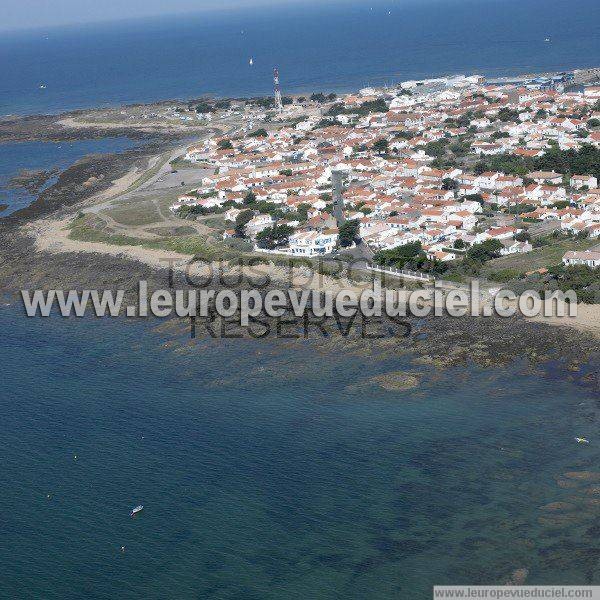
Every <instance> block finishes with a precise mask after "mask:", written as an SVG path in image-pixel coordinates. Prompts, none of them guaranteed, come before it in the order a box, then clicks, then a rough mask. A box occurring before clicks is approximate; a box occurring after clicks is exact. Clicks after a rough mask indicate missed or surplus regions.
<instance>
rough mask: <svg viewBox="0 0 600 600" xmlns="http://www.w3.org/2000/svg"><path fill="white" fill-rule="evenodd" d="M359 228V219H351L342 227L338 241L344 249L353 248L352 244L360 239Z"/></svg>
mask: <svg viewBox="0 0 600 600" xmlns="http://www.w3.org/2000/svg"><path fill="white" fill-rule="evenodd" d="M359 228H360V222H359V221H358V219H351V220H349V221H345V222H344V223H342V224H341V225H340V229H339V235H338V241H339V243H340V246H341V247H342V248H347V247H348V246H352V244H353V243H354V242H355V240H356V239H357V238H358V231H359Z"/></svg>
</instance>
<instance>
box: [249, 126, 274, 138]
mask: <svg viewBox="0 0 600 600" xmlns="http://www.w3.org/2000/svg"><path fill="white" fill-rule="evenodd" d="M268 135H269V134H268V132H267V130H266V129H265V128H264V127H261V128H260V129H257V130H256V131H253V132H252V133H249V134H248V137H268Z"/></svg>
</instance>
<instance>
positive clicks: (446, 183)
mask: <svg viewBox="0 0 600 600" xmlns="http://www.w3.org/2000/svg"><path fill="white" fill-rule="evenodd" d="M459 187H460V184H459V183H458V181H456V179H452V178H451V177H445V178H444V179H442V189H443V190H452V191H456V190H457V189H458V188H459Z"/></svg>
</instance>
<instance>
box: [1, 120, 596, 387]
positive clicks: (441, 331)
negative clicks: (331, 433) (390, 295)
mask: <svg viewBox="0 0 600 600" xmlns="http://www.w3.org/2000/svg"><path fill="white" fill-rule="evenodd" d="M57 119H58V117H50V116H34V117H21V118H18V119H15V120H12V121H11V120H6V119H5V120H4V121H1V122H0V143H1V142H2V141H7V139H17V138H19V137H21V139H23V140H24V139H32V137H35V136H42V134H43V139H48V140H50V139H65V137H64V135H67V136H68V135H71V134H73V135H74V136H75V133H76V134H77V136H78V137H79V138H80V137H90V130H89V129H85V130H78V131H76V132H75V131H73V132H71V133H69V131H68V130H64V128H63V129H59V128H58V126H53V125H52V123H54V125H56V123H57ZM43 130H45V132H43ZM131 133H132V132H131V131H128V132H127V133H126V134H127V135H129V136H131ZM95 134H97V135H98V137H101V136H106V135H107V133H106V131H103V130H100V129H98V130H97V131H95ZM113 134H114V132H112V133H111V135H113ZM11 136H12V138H11ZM28 136H29V137H28ZM59 136H60V137H59ZM178 137H179V136H178V135H174V136H170V135H166V136H164V137H162V138H161V139H160V140H159V141H154V142H153V143H151V144H148V145H145V146H143V147H141V148H137V149H133V150H128V151H126V152H123V153H121V154H112V155H100V156H98V155H94V156H88V157H85V158H83V159H81V160H79V161H78V162H76V163H75V164H74V165H72V166H71V167H70V168H68V169H66V170H65V171H63V172H62V173H60V175H59V176H58V179H57V181H56V182H55V183H54V184H53V185H52V186H50V187H48V188H47V189H45V190H43V191H42V192H41V194H40V195H39V197H38V199H37V200H36V201H35V202H34V203H33V204H31V205H30V206H29V207H27V208H24V209H21V210H19V211H17V212H15V213H14V214H12V215H10V216H9V217H6V218H2V219H0V293H2V294H4V295H6V296H9V297H11V298H15V297H16V295H17V294H18V292H19V290H21V289H66V290H69V289H100V290H101V289H113V290H116V289H124V290H125V291H126V295H127V297H128V298H129V299H130V300H132V299H135V296H136V294H137V286H138V282H139V280H141V279H143V280H146V281H147V282H148V285H149V289H150V290H153V289H165V288H167V287H169V278H168V272H167V271H166V269H157V268H153V267H152V266H150V265H148V264H145V263H142V262H139V261H136V260H131V259H130V258H126V257H124V256H118V255H116V256H115V255H109V254H104V253H94V254H90V253H87V252H86V253H84V252H79V253H73V252H69V253H65V252H60V253H59V252H56V253H54V252H52V253H51V252H41V251H38V250H37V249H36V248H35V244H34V240H33V239H32V237H31V235H28V234H27V233H26V232H25V231H24V228H23V226H24V225H27V224H28V223H31V222H33V221H35V220H37V219H40V218H44V217H47V216H49V215H53V216H55V215H67V214H72V213H73V211H74V209H75V207H76V205H77V204H79V203H80V202H82V201H84V200H87V199H89V198H90V197H92V196H94V195H96V194H99V193H101V192H103V191H105V190H107V189H108V188H109V187H110V185H111V183H112V182H114V181H115V180H116V179H118V178H120V177H122V176H124V175H125V174H126V173H128V172H129V171H130V170H131V169H132V168H134V167H136V166H138V167H141V166H142V165H144V164H146V163H147V161H148V159H149V158H150V157H151V156H156V155H157V154H158V153H160V152H162V151H164V150H165V148H167V147H169V146H172V144H173V140H174V139H178ZM66 139H69V138H66ZM71 139H76V138H75V137H73V138H71ZM154 139H155V140H156V138H155V137H154ZM45 175H46V174H44V176H45ZM40 178H41V174H40ZM34 179H35V178H34ZM40 180H41V179H40ZM35 183H36V184H37V183H38V181H37V180H36V181H35ZM32 185H33V183H32ZM174 284H175V287H177V288H186V287H189V286H187V285H186V283H185V281H184V280H183V278H182V277H181V276H180V277H179V278H178V279H176V281H175V282H174ZM409 322H410V325H411V327H412V334H411V335H410V336H409V337H407V338H401V339H400V338H398V337H396V336H395V334H394V333H391V334H390V335H389V336H388V337H384V338H382V339H375V340H374V339H364V338H363V337H361V335H360V334H359V333H358V331H359V330H358V329H357V328H353V329H352V330H351V332H350V334H349V335H348V336H345V335H343V334H341V333H340V331H339V329H336V328H335V327H334V328H332V331H331V335H330V336H329V337H328V338H322V339H319V340H318V345H319V347H320V348H321V349H322V350H323V351H324V352H340V351H344V352H359V353H368V354H369V355H371V356H373V357H374V358H377V357H382V358H383V357H385V358H389V357H390V356H395V355H399V354H402V355H405V354H407V353H410V354H411V355H413V356H414V361H415V365H421V366H428V367H430V368H431V369H432V371H433V370H436V369H445V368H449V367H452V366H454V365H459V364H466V363H469V362H471V363H475V364H478V365H481V366H483V367H493V366H495V365H503V364H508V363H511V362H514V361H515V360H517V359H519V358H525V359H527V360H528V361H529V363H530V364H535V363H552V364H554V365H560V367H556V368H561V369H562V370H564V374H565V376H566V377H576V376H577V374H578V373H580V365H582V364H584V363H588V364H589V365H592V366H591V374H590V370H589V368H585V369H584V370H583V371H581V376H582V377H585V378H587V381H586V383H587V384H591V385H594V386H596V388H597V389H600V388H598V364H599V344H598V339H597V338H596V337H594V336H592V335H588V334H585V333H582V332H580V331H577V330H575V329H573V328H569V327H565V326H560V327H555V326H549V325H547V324H544V323H539V322H533V321H531V320H526V319H523V318H519V317H515V318H511V319H502V318H499V317H496V318H475V317H465V318H460V319H456V318H451V317H448V316H443V317H430V318H426V319H415V318H411V319H409ZM176 325H177V324H176ZM179 325H180V326H183V327H187V326H188V324H187V323H185V324H179ZM202 333H203V331H202V329H199V334H200V335H202ZM204 333H206V332H204ZM242 333H243V332H242ZM317 337H318V336H317ZM373 383H375V384H377V385H380V386H381V387H383V388H384V389H387V390H403V389H409V388H412V387H416V386H418V384H419V379H418V376H417V375H416V374H415V373H413V372H408V373H390V374H389V376H379V379H377V380H376V381H374V382H373Z"/></svg>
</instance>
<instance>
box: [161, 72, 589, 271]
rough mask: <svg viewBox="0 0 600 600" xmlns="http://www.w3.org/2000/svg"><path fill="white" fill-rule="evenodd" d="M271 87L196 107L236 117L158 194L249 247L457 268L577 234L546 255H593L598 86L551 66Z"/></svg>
mask: <svg viewBox="0 0 600 600" xmlns="http://www.w3.org/2000/svg"><path fill="white" fill-rule="evenodd" d="M277 92H278V88H276V94H275V98H273V99H271V98H267V99H262V102H257V103H252V102H246V101H228V102H226V103H223V102H221V103H220V104H218V105H217V106H216V107H215V105H214V104H212V105H211V104H208V105H206V106H204V105H203V106H199V107H197V110H198V111H200V112H201V113H202V114H203V115H204V116H203V118H204V119H206V120H208V121H211V120H213V121H214V120H215V119H214V118H215V115H216V114H217V113H218V112H223V111H224V112H225V114H227V115H230V116H232V115H238V116H241V117H242V122H243V123H244V125H243V126H242V127H241V128H239V129H238V130H237V131H236V132H235V134H234V135H217V136H213V137H209V138H207V139H205V140H204V141H202V142H201V143H198V144H193V145H191V146H190V147H188V148H187V151H186V153H185V156H183V157H182V160H181V161H180V164H183V165H184V166H185V165H188V166H190V165H194V166H201V167H203V168H205V169H206V171H205V175H204V176H203V177H202V179H201V182H200V185H198V186H196V187H193V188H190V189H186V191H185V193H183V194H181V195H180V196H179V197H178V199H177V201H176V202H174V203H173V204H172V205H171V206H170V208H171V211H172V212H173V213H174V214H175V215H177V216H179V217H182V218H185V219H188V220H189V219H196V218H200V216H202V215H208V214H221V215H222V216H223V217H224V219H225V221H226V223H227V224H228V226H227V227H226V228H225V229H224V231H223V232H222V236H223V238H225V239H227V238H236V237H237V238H244V239H246V240H249V241H250V242H251V243H252V246H253V251H254V252H259V253H266V254H278V255H284V256H285V255H287V256H293V257H318V256H328V255H332V254H334V253H338V254H339V253H340V252H348V251H350V252H352V251H354V252H355V255H359V256H363V257H365V258H366V259H368V260H370V259H373V261H374V262H375V263H379V264H390V265H396V266H399V267H403V266H408V267H409V268H412V269H415V270H417V271H422V272H426V273H427V272H428V273H431V274H442V273H450V272H452V271H455V272H456V273H455V275H456V277H460V276H461V275H465V274H466V275H469V274H474V272H473V273H472V271H473V263H474V261H473V260H472V259H474V258H477V259H479V261H480V263H485V262H487V260H491V259H497V258H500V257H508V256H511V255H518V256H521V255H526V254H528V253H531V252H533V251H534V250H535V249H536V248H539V247H542V246H552V245H553V244H555V243H561V242H564V241H566V240H571V241H573V242H576V243H575V244H574V245H573V248H572V249H569V250H567V251H565V252H564V253H563V254H562V256H561V257H560V258H559V260H558V263H561V262H562V264H563V265H566V266H571V265H584V266H586V267H589V268H591V269H594V268H596V267H598V265H600V189H599V188H598V169H599V165H600V161H599V158H598V157H599V155H600V86H598V85H585V84H577V83H576V82H575V81H574V76H573V74H560V75H557V76H552V77H537V78H532V79H529V80H527V79H521V80H515V81H511V80H506V81H498V82H489V81H486V80H485V79H484V78H482V77H479V76H457V77H452V78H442V79H431V80H424V81H407V82H403V83H401V84H399V85H397V86H395V87H391V88H378V89H375V88H366V89H362V90H360V91H359V92H358V93H352V94H345V95H336V94H329V95H325V94H320V93H314V94H313V95H312V96H310V97H294V98H292V97H288V98H284V99H283V100H284V102H282V101H281V96H280V95H278V93H277ZM336 181H338V185H336V183H335V182H336ZM357 247H358V251H357V250H355V248H357ZM565 247H570V246H569V245H568V244H567V245H566V246H565ZM370 262H372V261H370ZM469 262H470V263H471V265H470V267H471V271H469V269H467V268H466V267H464V265H465V264H467V263H469ZM524 264H526V262H525V263H524ZM461 265H463V268H461ZM549 266H551V265H547V266H545V265H544V266H542V267H537V268H536V264H535V263H534V264H533V265H532V268H531V269H530V270H529V271H530V272H528V274H531V273H532V272H534V273H535V274H536V275H537V276H543V275H545V272H547V270H548V269H547V267H549ZM519 275H522V274H521V273H517V272H516V271H515V272H514V273H504V274H502V273H500V276H499V279H498V280H502V277H504V278H505V279H509V278H511V277H513V276H514V277H518V276H519ZM492 279H493V277H492Z"/></svg>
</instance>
